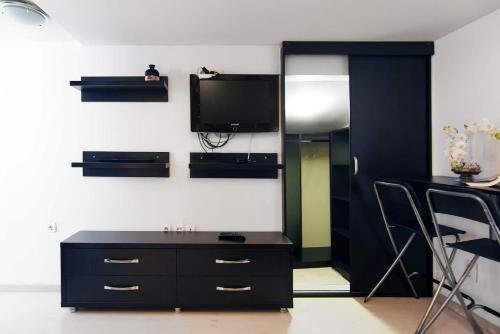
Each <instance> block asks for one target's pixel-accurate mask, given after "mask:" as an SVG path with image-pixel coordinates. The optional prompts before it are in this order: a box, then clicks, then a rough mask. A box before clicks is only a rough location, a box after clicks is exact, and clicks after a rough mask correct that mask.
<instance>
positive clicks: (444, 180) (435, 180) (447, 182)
mask: <svg viewBox="0 0 500 334" xmlns="http://www.w3.org/2000/svg"><path fill="white" fill-rule="evenodd" d="M407 181H409V182H416V183H427V184H429V185H436V186H440V185H444V186H452V187H459V188H465V189H474V190H479V191H482V192H485V193H488V194H493V195H500V188H499V187H498V185H497V186H495V187H486V188H479V187H470V186H468V185H466V184H465V183H462V182H461V181H460V180H459V179H458V177H452V176H432V177H431V178H428V179H409V180H407Z"/></svg>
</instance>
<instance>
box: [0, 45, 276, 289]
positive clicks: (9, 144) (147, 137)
mask: <svg viewBox="0 0 500 334" xmlns="http://www.w3.org/2000/svg"><path fill="white" fill-rule="evenodd" d="M0 54H1V62H0V73H1V75H0V152H1V153H2V154H1V155H0V198H1V200H0V224H1V226H2V232H1V233H0V254H2V271H1V275H0V286H1V285H4V286H5V285H57V284H59V242H60V241H61V240H62V239H64V238H65V237H67V236H69V235H70V234H72V233H74V232H76V231H78V230H85V229H86V230H159V229H160V225H161V224H163V223H171V224H176V223H189V224H196V227H197V229H198V230H239V231H244V230H270V231H279V230H281V226H282V222H281V210H282V209H281V181H280V180H279V179H278V180H258V179H256V180H244V179H190V178H189V169H188V163H189V152H201V148H200V146H199V144H198V141H197V138H196V135H195V134H194V133H191V132H190V109H189V79H188V75H189V74H190V73H195V72H196V70H197V68H198V67H199V66H200V65H204V66H207V67H208V68H213V69H217V70H218V71H223V72H225V73H266V74H267V73H270V74H277V73H279V48H278V47H273V46H241V47H240V46H231V47H225V46H171V47H163V46H152V47H148V46H144V47H127V46H123V47H104V46H95V47H93V46H84V47H82V46H80V45H78V44H75V43H59V44H57V43H50V44H47V43H45V44H35V43H27V44H23V43H16V44H10V43H6V42H4V43H1V42H0ZM148 64H156V65H157V68H158V69H159V70H160V73H161V74H163V75H168V76H169V102H168V103H81V102H80V92H79V91H78V90H76V89H74V88H71V87H69V81H70V80H78V79H79V77H80V76H81V75H96V76H101V75H142V74H143V73H144V70H145V69H146V68H147V65H148ZM248 147H249V135H248V134H239V135H237V136H236V138H235V139H234V140H233V141H231V142H230V143H229V144H228V145H227V148H224V149H223V150H221V152H247V150H248ZM83 150H116V151H120V150H130V151H134V150H137V151H168V152H170V154H171V155H170V156H171V177H170V178H166V179H159V178H91V177H88V178H84V177H82V170H81V169H76V168H70V163H71V162H72V161H81V154H82V151H83ZM252 151H253V152H277V153H280V136H279V134H278V133H267V134H256V135H254V138H253V144H252ZM52 222H56V223H57V224H58V228H59V230H58V232H57V233H55V234H51V233H48V232H47V225H48V224H50V223H52Z"/></svg>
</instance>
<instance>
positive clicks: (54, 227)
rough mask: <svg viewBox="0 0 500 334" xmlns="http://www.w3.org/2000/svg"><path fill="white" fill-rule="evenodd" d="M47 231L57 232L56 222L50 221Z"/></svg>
mask: <svg viewBox="0 0 500 334" xmlns="http://www.w3.org/2000/svg"><path fill="white" fill-rule="evenodd" d="M47 231H48V232H49V233H56V232H57V223H51V224H49V225H48V226H47Z"/></svg>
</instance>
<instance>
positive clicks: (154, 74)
mask: <svg viewBox="0 0 500 334" xmlns="http://www.w3.org/2000/svg"><path fill="white" fill-rule="evenodd" d="M144 80H146V81H160V72H158V70H156V69H155V65H153V64H151V65H149V69H147V70H146V73H145V74H144Z"/></svg>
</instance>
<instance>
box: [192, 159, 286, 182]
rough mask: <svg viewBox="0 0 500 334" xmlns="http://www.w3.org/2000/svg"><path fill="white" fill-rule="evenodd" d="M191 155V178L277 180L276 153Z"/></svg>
mask: <svg viewBox="0 0 500 334" xmlns="http://www.w3.org/2000/svg"><path fill="white" fill-rule="evenodd" d="M247 158H248V153H191V154H190V164H189V168H190V176H191V178H245V179H277V178H278V170H279V169H283V165H282V164H278V155H277V154H276V153H252V154H250V160H247Z"/></svg>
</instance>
